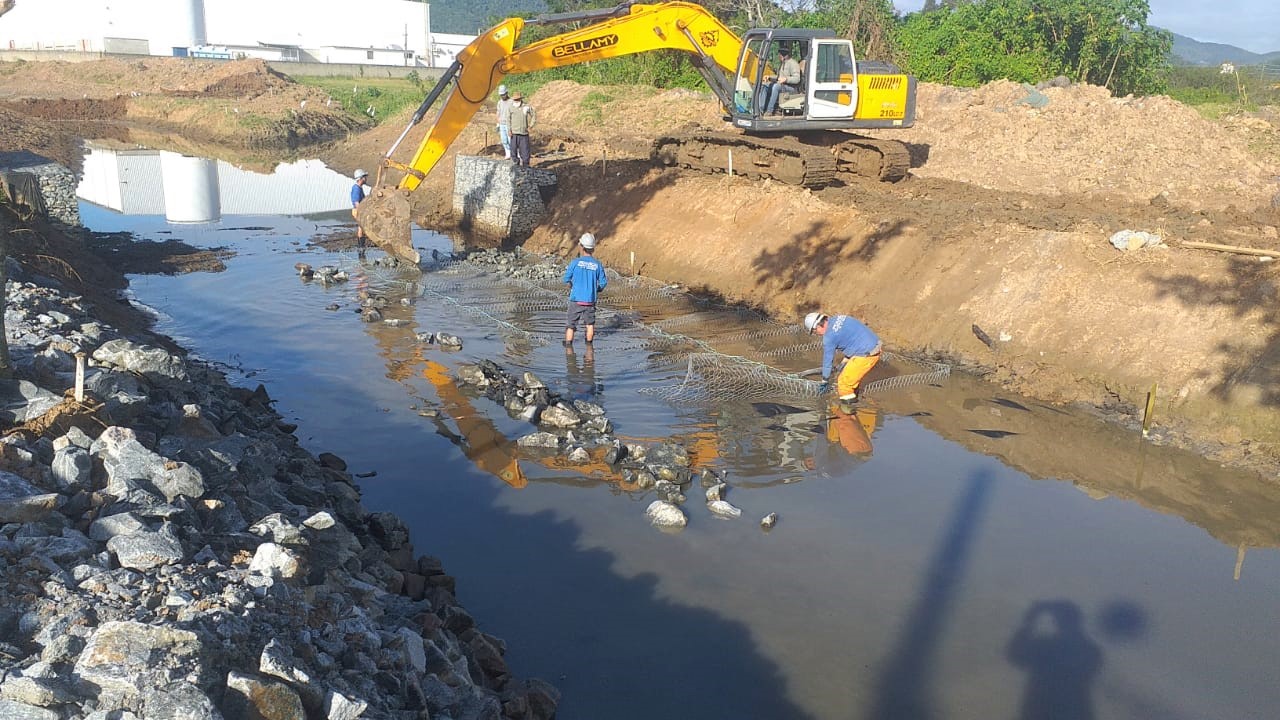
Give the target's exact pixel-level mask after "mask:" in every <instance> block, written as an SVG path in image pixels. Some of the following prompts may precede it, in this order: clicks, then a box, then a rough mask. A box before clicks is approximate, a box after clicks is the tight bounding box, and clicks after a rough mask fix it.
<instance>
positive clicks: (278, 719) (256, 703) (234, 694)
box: [223, 670, 306, 720]
mask: <svg viewBox="0 0 1280 720" xmlns="http://www.w3.org/2000/svg"><path fill="white" fill-rule="evenodd" d="M223 706H224V709H225V710H226V711H227V715H228V716H229V717H233V718H252V719H253V720H300V719H301V718H303V717H306V715H305V713H304V712H303V709H302V700H301V698H299V697H298V693H296V692H294V691H293V689H292V688H290V687H289V686H288V685H285V684H284V683H282V682H279V681H276V680H268V679H267V678H264V677H259V676H256V675H248V674H245V673H240V672H236V671H235V670H232V671H231V672H229V673H227V695H226V698H225V700H224V701H223Z"/></svg>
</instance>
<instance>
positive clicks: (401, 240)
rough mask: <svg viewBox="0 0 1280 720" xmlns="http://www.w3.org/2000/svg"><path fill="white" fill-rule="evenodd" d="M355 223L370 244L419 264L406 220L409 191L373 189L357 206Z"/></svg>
mask: <svg viewBox="0 0 1280 720" xmlns="http://www.w3.org/2000/svg"><path fill="white" fill-rule="evenodd" d="M357 221H358V222H359V223H360V227H361V228H362V229H363V230H364V232H365V234H366V235H368V236H369V239H370V240H372V241H373V244H374V245H377V246H378V247H380V248H382V249H383V250H385V251H386V252H387V254H389V255H393V256H395V257H397V258H399V259H401V260H404V261H405V262H410V263H413V264H414V265H417V264H418V263H419V262H420V261H421V259H422V258H421V257H420V256H419V255H418V251H417V250H414V249H413V221H412V220H411V219H410V217H409V191H407V190H402V189H399V188H394V187H386V186H383V187H375V188H374V189H373V192H371V193H369V197H367V198H365V200H364V202H362V203H360V211H359V216H358V217H357Z"/></svg>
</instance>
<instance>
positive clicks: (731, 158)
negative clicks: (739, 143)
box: [729, 148, 733, 177]
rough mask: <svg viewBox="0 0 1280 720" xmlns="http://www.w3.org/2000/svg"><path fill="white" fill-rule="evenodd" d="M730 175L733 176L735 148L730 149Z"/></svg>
mask: <svg viewBox="0 0 1280 720" xmlns="http://www.w3.org/2000/svg"><path fill="white" fill-rule="evenodd" d="M729 177H733V148H730V149H729Z"/></svg>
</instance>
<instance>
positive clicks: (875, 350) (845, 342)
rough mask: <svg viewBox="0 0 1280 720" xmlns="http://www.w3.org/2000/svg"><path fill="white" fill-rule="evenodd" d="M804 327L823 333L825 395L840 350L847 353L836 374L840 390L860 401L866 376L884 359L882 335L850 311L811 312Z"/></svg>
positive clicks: (848, 398) (850, 399) (842, 398)
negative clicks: (837, 312) (828, 314)
mask: <svg viewBox="0 0 1280 720" xmlns="http://www.w3.org/2000/svg"><path fill="white" fill-rule="evenodd" d="M804 328H805V329H806V330H808V331H809V332H810V333H812V334H815V335H821V336H822V385H821V390H820V391H821V392H822V393H823V394H824V395H825V394H826V393H827V391H828V390H830V388H831V383H830V378H831V369H832V362H833V361H834V360H835V356H836V351H837V350H839V351H840V353H841V354H842V355H844V363H843V365H842V367H841V368H840V374H839V375H838V376H837V377H836V393H837V395H838V396H839V398H840V401H841V402H843V403H846V404H851V403H853V402H856V401H857V399H858V387H859V386H860V385H861V384H862V378H863V377H865V376H866V374H867V373H869V372H871V368H873V367H875V366H876V363H878V362H880V352H881V346H880V338H879V337H878V336H877V335H876V334H875V333H874V332H872V331H871V328H869V327H867V326H866V325H863V324H862V323H861V322H859V321H858V320H857V319H855V318H853V317H850V316H849V315H833V316H830V317H828V316H827V315H826V314H825V313H820V312H811V313H809V314H808V315H805V317H804Z"/></svg>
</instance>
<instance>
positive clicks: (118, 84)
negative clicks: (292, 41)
mask: <svg viewBox="0 0 1280 720" xmlns="http://www.w3.org/2000/svg"><path fill="white" fill-rule="evenodd" d="M288 84H289V83H288V81H286V80H284V79H283V78H281V77H280V76H279V75H277V74H276V73H274V72H272V71H271V69H270V68H268V67H267V64H266V63H265V62H263V61H261V60H256V59H254V60H234V61H231V62H221V61H210V60H190V59H182V58H140V59H137V60H124V59H120V58H105V59H102V60H95V61H92V62H83V63H66V62H19V63H4V64H3V66H2V67H0V97H3V96H22V97H37V98H53V97H72V98H104V97H111V98H114V97H117V96H119V95H130V96H137V95H177V96H183V95H200V94H208V95H211V96H213V97H242V98H252V97H257V96H259V95H263V94H265V93H267V92H269V91H272V90H280V89H283V88H284V87H286V86H287V85H288Z"/></svg>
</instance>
